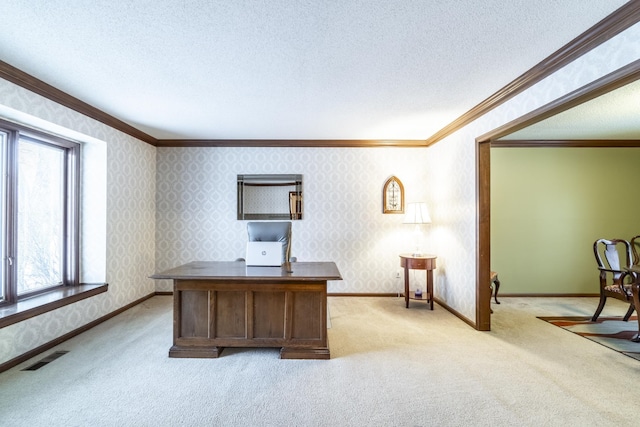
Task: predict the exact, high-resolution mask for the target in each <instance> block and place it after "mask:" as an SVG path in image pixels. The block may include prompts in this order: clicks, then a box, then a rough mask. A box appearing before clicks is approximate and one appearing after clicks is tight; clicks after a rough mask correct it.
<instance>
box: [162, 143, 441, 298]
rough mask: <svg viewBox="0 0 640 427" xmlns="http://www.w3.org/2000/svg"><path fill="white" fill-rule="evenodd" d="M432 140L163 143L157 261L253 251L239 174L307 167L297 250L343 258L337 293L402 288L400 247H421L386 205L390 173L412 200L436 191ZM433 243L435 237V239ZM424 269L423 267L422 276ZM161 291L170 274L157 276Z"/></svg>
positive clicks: (167, 263)
mask: <svg viewBox="0 0 640 427" xmlns="http://www.w3.org/2000/svg"><path fill="white" fill-rule="evenodd" d="M427 151H428V150H426V149H424V148H403V149H397V148H365V149H363V148H336V149H328V148H316V149H313V148H159V149H158V150H157V153H158V155H157V162H158V163H157V189H158V193H157V213H156V223H157V231H156V264H157V268H158V270H163V269H167V268H170V267H174V266H176V265H179V264H182V263H184V262H189V261H193V260H234V259H236V258H238V257H243V256H244V250H245V243H246V241H247V233H246V223H247V221H238V220H237V219H236V200H237V198H236V177H237V175H238V174H261V173H264V174H277V173H287V174H293V173H295V174H302V175H303V195H304V219H302V220H300V221H293V225H292V228H293V230H292V256H295V257H297V258H298V261H334V262H336V264H337V265H338V268H339V269H340V272H341V273H342V276H343V279H344V280H342V281H334V282H330V283H329V292H339V293H344V292H349V293H388V292H397V290H398V285H399V280H398V279H396V278H395V273H396V272H398V271H399V270H400V268H399V258H398V254H399V253H401V252H407V251H412V250H413V249H414V246H415V243H414V242H415V239H414V236H413V230H414V229H413V227H412V226H410V225H405V224H402V219H403V218H402V215H395V214H386V215H385V214H383V213H382V187H383V185H384V182H385V181H386V180H387V179H388V178H389V176H391V175H396V176H397V177H398V178H399V179H400V180H401V181H402V182H403V184H404V188H405V196H406V198H407V200H409V201H411V200H414V201H428V196H429V193H430V191H431V189H430V185H429V182H428V180H427V179H426V169H425V167H424V165H425V163H426V158H427ZM424 231H425V236H424V237H425V238H424V242H425V243H424V244H425V247H426V246H429V245H431V244H432V242H430V241H429V239H428V238H427V234H428V232H429V226H426V227H425V230H424ZM420 278H422V276H420ZM157 289H158V290H169V289H171V283H170V282H167V281H159V282H158V288H157Z"/></svg>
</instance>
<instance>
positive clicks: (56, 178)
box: [0, 121, 80, 304]
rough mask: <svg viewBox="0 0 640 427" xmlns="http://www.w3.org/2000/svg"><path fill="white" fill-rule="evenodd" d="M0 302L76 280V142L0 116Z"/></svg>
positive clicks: (6, 301)
mask: <svg viewBox="0 0 640 427" xmlns="http://www.w3.org/2000/svg"><path fill="white" fill-rule="evenodd" d="M0 149H1V150H2V152H1V153H0V160H1V165H0V168H1V169H2V175H1V176H2V185H1V187H0V207H1V213H0V214H1V221H2V222H1V229H2V230H1V231H2V247H1V249H0V251H1V255H2V262H1V263H0V272H1V274H0V276H1V280H2V289H1V290H0V304H12V303H16V302H18V301H19V300H21V299H26V298H28V297H32V296H34V295H37V294H41V293H44V292H47V291H50V290H52V289H59V288H60V287H62V286H68V285H77V284H78V281H79V278H78V276H79V269H78V259H79V255H78V246H79V245H78V242H79V236H78V233H79V225H78V224H79V219H78V216H79V215H78V209H79V208H78V206H79V202H78V192H79V181H78V180H79V178H78V176H79V173H78V172H79V158H80V145H79V144H77V143H75V142H71V141H67V140H64V139H62V138H58V137H53V136H50V135H46V134H41V133H39V132H35V131H32V130H29V129H25V128H21V127H18V126H15V125H12V124H9V123H6V122H2V121H0Z"/></svg>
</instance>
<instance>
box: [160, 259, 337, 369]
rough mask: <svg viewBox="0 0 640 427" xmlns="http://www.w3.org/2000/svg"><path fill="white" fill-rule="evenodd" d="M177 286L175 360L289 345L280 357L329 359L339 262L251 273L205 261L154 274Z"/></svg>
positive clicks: (232, 264)
mask: <svg viewBox="0 0 640 427" xmlns="http://www.w3.org/2000/svg"><path fill="white" fill-rule="evenodd" d="M151 278H153V279H172V280H173V283H174V293H173V295H174V327H173V341H174V342H173V346H172V347H171V349H170V350H169V356H170V357H218V356H220V353H221V352H222V350H223V349H224V347H281V350H280V357H281V358H290V359H293V358H295V359H307V358H313V359H328V358H329V357H330V353H329V345H328V340H327V280H342V277H341V275H340V272H339V271H338V268H337V267H336V265H335V264H334V263H333V262H317V263H316V262H312V263H304V262H300V263H298V262H296V263H291V264H285V265H283V266H282V267H246V266H245V263H244V262H215V261H209V262H205V261H198V262H192V263H189V264H185V265H182V266H180V267H176V268H174V269H171V270H167V271H165V272H162V273H158V274H155V275H153V276H151Z"/></svg>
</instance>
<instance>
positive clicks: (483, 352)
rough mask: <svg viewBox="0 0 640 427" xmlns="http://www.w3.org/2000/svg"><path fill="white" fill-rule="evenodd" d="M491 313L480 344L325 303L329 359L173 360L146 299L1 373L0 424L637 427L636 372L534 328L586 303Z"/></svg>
mask: <svg viewBox="0 0 640 427" xmlns="http://www.w3.org/2000/svg"><path fill="white" fill-rule="evenodd" d="M501 302H502V304H500V305H495V304H493V305H492V307H493V310H494V314H493V316H492V331H491V332H478V331H475V330H474V329H472V328H471V327H469V326H468V325H467V324H465V323H464V322H463V321H461V320H460V319H458V318H456V317H455V316H453V315H452V314H451V313H449V312H448V311H446V310H445V309H443V308H442V307H440V306H438V305H436V306H435V310H433V311H431V310H429V309H428V308H427V305H426V304H419V303H415V304H413V303H412V305H411V308H409V309H406V308H405V307H404V300H403V299H402V298H388V297H384V298H374V297H369V298H357V297H333V298H330V299H329V307H330V315H331V329H329V346H330V349H331V359H330V360H281V359H279V358H278V355H279V349H253V348H248V349H225V351H224V352H223V354H222V357H220V358H218V359H174V358H169V357H167V356H168V350H169V347H170V346H171V343H172V298H171V297H166V296H157V297H154V298H151V299H150V300H147V301H145V302H144V303H142V304H140V305H138V306H136V307H134V308H132V309H130V310H127V311H126V312H124V313H122V314H120V315H118V316H116V317H114V318H113V319H110V320H108V321H107V322H104V323H102V324H100V325H98V326H96V327H95V328H93V329H91V330H89V331H87V332H85V333H83V334H81V335H79V336H77V337H75V338H73V339H71V340H68V341H66V342H64V343H61V344H60V345H59V346H57V347H56V348H54V349H52V350H50V351H48V352H46V353H44V354H42V355H39V356H38V357H35V358H33V359H32V360H30V361H27V362H25V363H23V364H20V365H19V366H16V367H14V368H13V369H10V370H8V371H6V372H3V373H1V374H0V425H2V426H3V427H40V426H47V427H50V426H54V427H57V426H64V427H71V426H79V427H80V426H81V427H85V426H91V427H103V426H104V427H111V426H127V427H128V426H136V427H138V426H149V427H158V426H160V427H164V426H167V427H173V426H204V427H208V426H223V427H226V426H231V427H235V426H242V427H245V426H249V427H253V426H260V427H262V426H295V427H306V426H310V427H315V426H321V427H324V426H327V427H329V426H331V427H333V426H340V427H343V426H344V427H360V426H367V427H368V426H383V427H384V426H406V427H412V426H438V427H440V426H451V427H460V426H465V427H466V426H473V427H476V426H490V427H500V426H509V427H511V426H531V427H534V426H535V427H538V426H545V427H547V426H551V427H554V426H558V427H573V426H580V427H584V426H598V427H603V426H605V427H608V426H615V427H621V426H636V425H638V413H637V412H638V411H637V409H636V406H635V405H634V402H637V401H640V391H638V387H637V385H638V384H639V383H640V365H639V364H638V362H637V361H636V360H634V359H631V358H629V357H626V356H624V355H622V354H620V353H618V352H616V351H613V350H610V349H608V348H605V347H603V346H601V345H599V344H596V343H594V342H592V341H590V340H586V339H583V338H581V337H579V336H577V335H575V334H570V333H567V331H564V330H562V329H560V328H558V327H555V326H553V325H551V324H549V323H547V322H542V321H540V320H539V319H537V318H536V316H587V315H589V314H590V313H593V311H594V310H595V307H596V305H597V298H503V299H502V300H501ZM625 310H626V308H625V306H624V305H622V304H616V303H615V302H613V303H611V304H609V303H608V304H607V307H606V308H605V313H604V314H603V316H607V317H612V316H621V315H622V313H624V311H625ZM56 351H66V352H67V353H64V354H63V355H61V356H60V357H58V358H57V359H55V360H53V361H52V362H50V363H48V364H46V366H43V367H41V368H40V369H38V370H35V371H24V370H23V369H24V368H26V367H28V366H31V365H32V364H33V363H35V362H37V361H40V360H41V359H42V358H44V357H45V356H47V355H49V354H51V353H54V352H56ZM613 396H619V397H620V399H618V400H619V401H620V402H621V403H620V402H619V403H618V404H615V402H614V400H615V399H612V397H613ZM616 399H617V397H616Z"/></svg>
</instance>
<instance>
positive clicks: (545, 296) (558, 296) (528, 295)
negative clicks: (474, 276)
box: [498, 292, 600, 298]
mask: <svg viewBox="0 0 640 427" xmlns="http://www.w3.org/2000/svg"><path fill="white" fill-rule="evenodd" d="M498 296H499V297H500V298H593V297H595V298H599V297H600V294H503V293H502V292H500V295H498Z"/></svg>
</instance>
